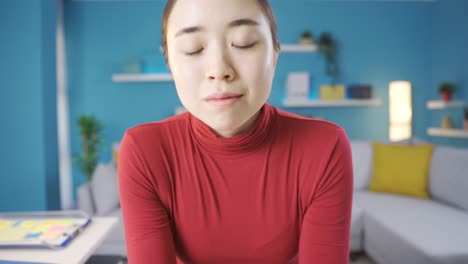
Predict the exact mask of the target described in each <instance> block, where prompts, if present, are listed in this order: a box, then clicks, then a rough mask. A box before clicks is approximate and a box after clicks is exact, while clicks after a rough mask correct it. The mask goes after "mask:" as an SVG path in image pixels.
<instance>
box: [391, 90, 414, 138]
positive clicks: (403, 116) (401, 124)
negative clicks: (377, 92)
mask: <svg viewBox="0 0 468 264" xmlns="http://www.w3.org/2000/svg"><path fill="white" fill-rule="evenodd" d="M389 105H390V131H389V132H390V133H389V134H390V140H391V141H397V140H403V139H408V138H411V134H412V131H411V122H412V118H413V111H412V106H411V83H410V82H408V81H393V82H390V86H389Z"/></svg>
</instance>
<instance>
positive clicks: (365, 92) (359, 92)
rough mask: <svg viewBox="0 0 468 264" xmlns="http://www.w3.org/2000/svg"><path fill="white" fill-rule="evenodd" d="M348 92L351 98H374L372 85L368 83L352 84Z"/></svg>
mask: <svg viewBox="0 0 468 264" xmlns="http://www.w3.org/2000/svg"><path fill="white" fill-rule="evenodd" d="M347 94H348V98H350V99H370V98H372V86H371V85H367V84H354V85H350V86H349V87H348V89H347Z"/></svg>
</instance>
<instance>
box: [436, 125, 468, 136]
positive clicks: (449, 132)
mask: <svg viewBox="0 0 468 264" xmlns="http://www.w3.org/2000/svg"><path fill="white" fill-rule="evenodd" d="M427 134H428V135H430V136H434V137H450V138H468V131H466V130H463V129H455V128H435V127H431V128H428V129H427Z"/></svg>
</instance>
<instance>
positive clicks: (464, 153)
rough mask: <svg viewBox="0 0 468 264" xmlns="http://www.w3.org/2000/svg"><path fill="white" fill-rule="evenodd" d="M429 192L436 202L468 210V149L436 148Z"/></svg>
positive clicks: (430, 173) (430, 172)
mask: <svg viewBox="0 0 468 264" xmlns="http://www.w3.org/2000/svg"><path fill="white" fill-rule="evenodd" d="M429 191H430V193H431V195H432V196H433V197H434V199H436V200H439V201H443V202H445V203H448V204H451V205H453V206H456V207H460V208H463V209H465V210H468V149H461V148H453V147H444V146H437V147H436V148H435V150H434V154H433V156H432V162H431V169H430V171H429ZM467 235H468V234H467Z"/></svg>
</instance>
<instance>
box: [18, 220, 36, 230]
mask: <svg viewBox="0 0 468 264" xmlns="http://www.w3.org/2000/svg"><path fill="white" fill-rule="evenodd" d="M35 225H36V221H24V222H22V223H21V227H26V228H28V227H33V226H35Z"/></svg>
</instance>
